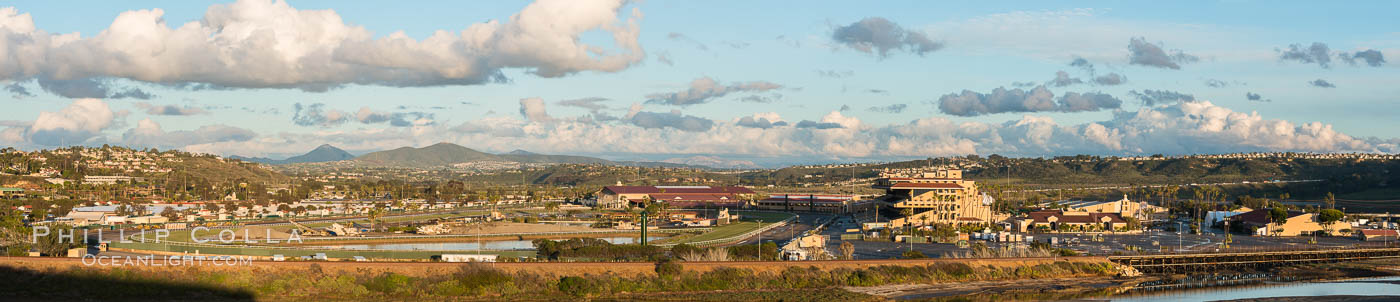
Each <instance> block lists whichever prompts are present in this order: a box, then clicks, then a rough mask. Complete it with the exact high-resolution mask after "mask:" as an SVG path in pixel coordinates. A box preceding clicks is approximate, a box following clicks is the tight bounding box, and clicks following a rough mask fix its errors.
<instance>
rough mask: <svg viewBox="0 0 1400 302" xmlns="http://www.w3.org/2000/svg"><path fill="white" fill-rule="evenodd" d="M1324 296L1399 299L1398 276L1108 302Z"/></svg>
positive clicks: (1155, 294) (1172, 292)
mask: <svg viewBox="0 0 1400 302" xmlns="http://www.w3.org/2000/svg"><path fill="white" fill-rule="evenodd" d="M1324 296H1389V297H1400V276H1391V277H1379V278H1362V279H1351V280H1344V281H1322V282H1282V283H1272V282H1266V283H1263V284H1258V285H1248V286H1230V287H1208V288H1197V289H1184V290H1168V291H1161V292H1149V293H1130V294H1127V295H1121V296H1116V297H1112V298H1111V299H1112V300H1113V301H1125V302H1156V301H1217V300H1236V299H1258V298H1278V297H1314V298H1317V297H1324Z"/></svg>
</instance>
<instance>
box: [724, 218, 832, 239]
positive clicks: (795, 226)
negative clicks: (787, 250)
mask: <svg viewBox="0 0 1400 302" xmlns="http://www.w3.org/2000/svg"><path fill="white" fill-rule="evenodd" d="M796 214H797V221H794V222H792V223H789V224H787V225H785V226H781V227H777V228H773V229H772V230H768V231H767V232H763V234H761V235H760V236H757V237H752V238H747V239H744V240H742V241H739V242H738V243H735V245H743V244H757V242H758V240H759V238H762V239H763V242H769V241H773V242H775V243H777V244H780V245H781V244H783V243H785V242H787V241H788V240H791V239H792V238H793V237H794V236H800V235H802V233H804V232H807V231H808V230H811V229H813V228H816V227H817V223H819V221H821V220H822V219H825V218H829V217H831V214H821V213H796Z"/></svg>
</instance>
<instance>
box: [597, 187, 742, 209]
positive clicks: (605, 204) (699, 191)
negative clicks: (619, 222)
mask: <svg viewBox="0 0 1400 302" xmlns="http://www.w3.org/2000/svg"><path fill="white" fill-rule="evenodd" d="M752 195H754V192H753V190H749V189H748V188H744V187H711V186H606V187H603V189H602V190H599V191H598V194H596V195H595V196H597V197H598V199H597V205H596V206H597V207H600V208H607V209H626V208H628V207H630V206H633V205H641V204H643V203H646V202H647V201H651V202H665V203H667V204H670V205H671V206H673V207H712V206H715V207H740V206H745V205H746V204H745V201H744V198H745V197H752Z"/></svg>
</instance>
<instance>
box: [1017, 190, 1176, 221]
mask: <svg viewBox="0 0 1400 302" xmlns="http://www.w3.org/2000/svg"><path fill="white" fill-rule="evenodd" d="M1041 206H1042V207H1047V208H1061V209H1064V212H1065V213H1076V212H1078V213H1114V214H1118V215H1120V216H1122V217H1124V218H1127V217H1132V218H1135V219H1137V220H1138V221H1150V220H1153V218H1154V216H1164V215H1165V214H1166V213H1167V209H1166V208H1163V207H1159V206H1154V205H1151V204H1148V203H1147V202H1143V201H1131V200H1128V196H1127V195H1124V196H1123V199H1119V200H1117V201H1093V200H1062V201H1057V202H1050V203H1044V204H1041Z"/></svg>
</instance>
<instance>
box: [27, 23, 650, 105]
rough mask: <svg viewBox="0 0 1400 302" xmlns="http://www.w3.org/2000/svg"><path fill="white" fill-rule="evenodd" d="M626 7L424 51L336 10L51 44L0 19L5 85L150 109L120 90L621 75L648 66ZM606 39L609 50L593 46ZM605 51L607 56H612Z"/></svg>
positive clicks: (444, 42) (475, 32) (39, 33)
mask: <svg viewBox="0 0 1400 302" xmlns="http://www.w3.org/2000/svg"><path fill="white" fill-rule="evenodd" d="M625 4H626V3H625V1H623V0H539V1H536V2H534V3H530V4H529V5H527V6H525V8H524V9H522V10H521V11H520V12H518V13H516V14H515V15H513V16H510V18H508V19H506V20H504V21H498V20H490V21H486V22H483V23H478V24H474V25H471V26H469V27H467V28H466V29H463V30H461V31H458V32H451V31H438V32H436V33H434V34H433V35H432V36H430V37H427V38H425V39H422V40H417V39H413V38H409V37H408V36H407V35H405V34H404V33H402V32H396V33H391V34H388V35H384V36H382V37H379V38H375V35H374V33H372V32H370V31H368V30H366V29H365V28H363V27H360V26H355V25H351V24H349V23H346V22H345V21H344V20H342V19H341V16H340V15H339V14H337V13H336V12H335V11H331V10H301V9H296V8H294V7H292V6H291V5H289V4H287V3H286V2H283V1H281V0H276V1H265V0H242V1H238V2H236V3H232V4H216V5H213V6H210V7H209V9H208V10H207V12H206V13H205V14H204V16H203V18H200V19H199V21H197V22H190V23H186V24H182V25H178V26H173V27H172V26H171V25H169V24H166V23H165V19H164V16H165V11H163V10H161V9H150V10H134V11H127V12H123V13H121V14H119V15H118V16H117V17H116V19H114V20H113V21H112V23H111V26H109V27H108V28H106V29H105V30H102V31H101V32H100V33H98V34H97V35H95V36H88V37H83V36H80V35H79V34H77V33H72V34H52V33H49V32H46V31H43V30H41V29H38V28H36V27H35V25H34V22H33V19H32V18H31V17H30V16H29V14H27V13H21V12H19V11H18V10H16V9H14V8H0V37H6V38H4V39H0V79H5V80H21V81H23V80H28V79H37V80H38V81H39V85H40V86H41V87H42V88H43V89H44V90H45V91H49V92H52V93H55V94H58V95H61V96H65V97H72V98H80V97H102V98H120V97H133V98H149V96H143V95H142V93H141V92H140V91H139V90H130V89H128V90H114V89H113V88H111V87H109V86H110V85H108V83H109V81H110V79H114V78H124V79H130V80H135V81H141V82H148V83H157V84H162V85H170V86H174V87H185V88H196V89H198V88H220V87H221V88H296V89H302V90H306V91H324V90H327V89H330V88H334V87H338V86H342V85H348V84H360V85H379V86H393V87H421V86H443V85H476V84H482V83H488V82H495V81H502V80H504V76H503V73H502V72H501V71H502V70H503V69H510V68H518V69H523V70H526V71H527V72H529V73H532V74H535V75H537V76H541V77H561V76H566V75H569V74H573V73H578V72H583V71H598V72H615V71H620V70H623V69H626V68H628V67H630V66H632V65H634V64H636V63H638V62H640V61H641V60H642V59H644V58H645V56H646V54H645V51H644V50H643V49H642V46H641V45H640V44H639V43H638V41H637V37H638V34H639V32H640V28H639V25H638V21H639V20H640V19H641V18H642V14H641V11H640V10H638V9H635V8H634V9H633V10H632V11H631V12H630V14H629V13H624V12H622V10H623V6H624V5H625ZM590 31H599V32H603V33H606V34H607V36H608V37H610V38H611V40H612V41H611V45H590V44H585V43H583V42H582V39H580V36H581V35H582V34H583V33H585V32H590ZM604 46H611V49H612V50H609V48H605V47H604Z"/></svg>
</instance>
